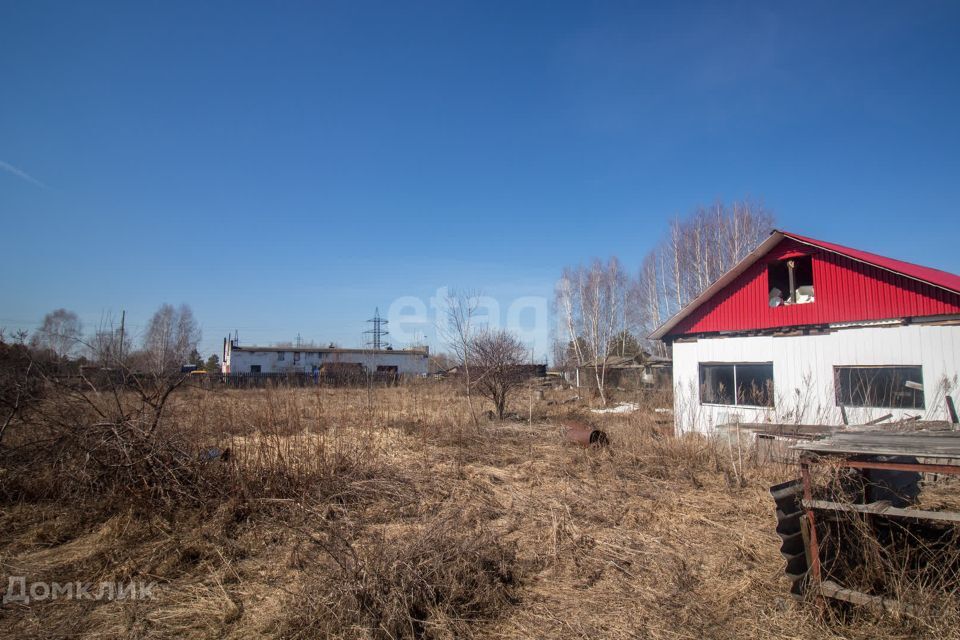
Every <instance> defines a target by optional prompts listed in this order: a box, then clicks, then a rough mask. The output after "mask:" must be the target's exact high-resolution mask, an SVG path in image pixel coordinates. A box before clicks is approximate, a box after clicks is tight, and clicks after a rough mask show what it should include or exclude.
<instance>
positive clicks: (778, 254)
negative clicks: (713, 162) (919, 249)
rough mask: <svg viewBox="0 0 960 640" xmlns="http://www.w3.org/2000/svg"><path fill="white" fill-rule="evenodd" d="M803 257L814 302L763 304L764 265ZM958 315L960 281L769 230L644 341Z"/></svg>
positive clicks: (765, 294) (765, 296)
mask: <svg viewBox="0 0 960 640" xmlns="http://www.w3.org/2000/svg"><path fill="white" fill-rule="evenodd" d="M797 254H807V255H810V257H811V261H812V268H813V276H814V290H815V300H814V301H813V302H811V303H808V304H796V305H784V306H780V307H770V306H769V304H768V302H769V286H770V285H769V282H768V280H767V266H768V265H769V264H770V263H773V262H777V261H779V260H782V259H785V258H787V257H792V256H796V255H797ZM948 314H960V277H958V276H956V275H953V274H950V273H947V272H944V271H940V270H938V269H931V268H929V267H922V266H919V265H915V264H911V263H909V262H902V261H900V260H894V259H892V258H886V257H884V256H879V255H876V254H873V253H867V252H865V251H859V250H856V249H851V248H849V247H844V246H841V245H837V244H833V243H828V242H822V241H819V240H814V239H812V238H807V237H804V236H800V235H796V234H792V233H788V232H783V231H775V232H773V234H771V236H770V237H769V238H768V239H767V240H765V241H764V242H763V243H762V244H761V245H760V246H759V247H757V249H756V250H754V251H753V252H752V253H751V254H750V255H748V256H747V257H746V258H744V259H743V260H742V261H741V262H740V263H738V264H737V265H736V266H735V267H734V268H733V269H731V270H730V271H729V272H728V273H726V274H725V275H724V276H723V277H721V278H720V279H719V280H717V281H716V282H715V283H713V284H712V285H711V286H710V287H708V288H707V289H706V291H704V292H703V293H702V294H700V296H698V297H697V298H696V299H695V300H694V301H693V302H691V303H690V304H688V305H687V306H686V307H684V308H683V309H682V310H681V311H680V312H679V313H677V314H676V315H675V316H674V317H673V318H671V319H670V320H669V321H667V322H666V323H665V324H664V325H663V326H661V327H660V328H659V329H657V330H656V331H655V332H654V333H653V334H651V336H650V337H651V338H665V337H667V338H672V337H678V336H683V335H691V334H701V333H718V332H737V331H751V330H762V329H775V328H781V327H799V326H805V325H825V324H831V323H843V322H860V321H868V320H886V319H898V318H912V317H923V316H936V315H948Z"/></svg>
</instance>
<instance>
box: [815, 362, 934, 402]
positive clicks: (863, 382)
mask: <svg viewBox="0 0 960 640" xmlns="http://www.w3.org/2000/svg"><path fill="white" fill-rule="evenodd" d="M834 377H835V382H836V391H837V405H839V406H843V407H872V408H877V409H923V408H924V407H925V403H924V398H923V367H916V366H910V367H834Z"/></svg>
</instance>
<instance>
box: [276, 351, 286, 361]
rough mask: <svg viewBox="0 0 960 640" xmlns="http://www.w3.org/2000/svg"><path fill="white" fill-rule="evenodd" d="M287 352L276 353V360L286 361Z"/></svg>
mask: <svg viewBox="0 0 960 640" xmlns="http://www.w3.org/2000/svg"><path fill="white" fill-rule="evenodd" d="M286 359H287V352H286V351H277V360H286Z"/></svg>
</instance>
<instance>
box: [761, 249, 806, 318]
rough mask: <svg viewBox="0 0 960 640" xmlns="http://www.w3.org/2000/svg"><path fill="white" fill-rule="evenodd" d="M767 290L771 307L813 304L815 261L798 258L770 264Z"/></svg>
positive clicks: (804, 257)
mask: <svg viewBox="0 0 960 640" xmlns="http://www.w3.org/2000/svg"><path fill="white" fill-rule="evenodd" d="M767 290H768V291H769V292H770V306H771V307H779V306H781V305H791V304H805V303H807V302H813V299H814V296H813V260H812V259H811V258H810V256H798V257H796V258H787V259H786V260H780V261H778V262H772V263H770V265H768V266H767Z"/></svg>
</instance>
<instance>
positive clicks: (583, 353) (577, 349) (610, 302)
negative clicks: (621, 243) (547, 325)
mask: <svg viewBox="0 0 960 640" xmlns="http://www.w3.org/2000/svg"><path fill="white" fill-rule="evenodd" d="M628 280H629V279H628V277H627V274H626V272H625V271H624V270H623V268H622V267H621V266H620V261H619V260H617V258H615V257H611V258H610V259H609V260H608V261H607V262H606V263H604V262H602V261H601V260H594V261H593V262H592V263H591V264H590V265H589V266H582V265H581V266H578V267H574V268H569V267H568V268H566V269H564V272H563V277H562V278H561V279H560V281H559V282H558V283H557V287H556V290H555V308H556V309H557V312H558V314H559V315H560V319H561V326H562V328H563V331H564V332H565V338H566V340H567V341H568V342H569V343H570V344H571V345H572V346H573V349H574V353H573V355H574V358H575V360H576V364H577V367H578V368H580V367H584V366H589V367H591V368H592V371H593V375H594V382H595V383H596V385H597V390H598V392H599V394H600V402H601V403H602V404H603V405H606V404H607V394H606V389H605V388H604V384H605V382H606V373H607V360H606V356H607V349H608V347H609V345H610V344H611V343H612V342H613V340H614V338H615V337H616V336H617V334H618V333H619V332H620V331H623V330H624V329H625V323H626V320H625V318H626V317H627V316H626V309H625V305H626V301H627V288H628Z"/></svg>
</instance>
